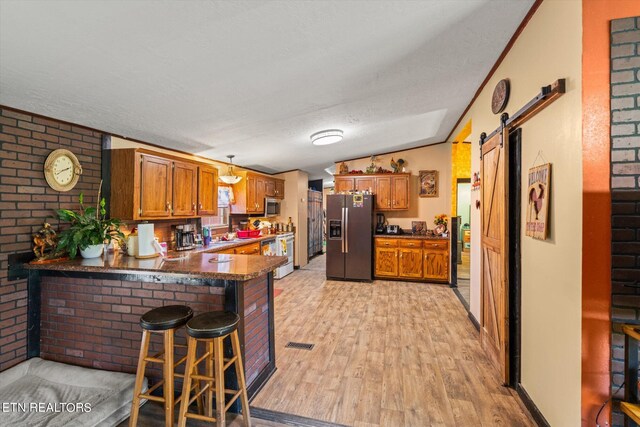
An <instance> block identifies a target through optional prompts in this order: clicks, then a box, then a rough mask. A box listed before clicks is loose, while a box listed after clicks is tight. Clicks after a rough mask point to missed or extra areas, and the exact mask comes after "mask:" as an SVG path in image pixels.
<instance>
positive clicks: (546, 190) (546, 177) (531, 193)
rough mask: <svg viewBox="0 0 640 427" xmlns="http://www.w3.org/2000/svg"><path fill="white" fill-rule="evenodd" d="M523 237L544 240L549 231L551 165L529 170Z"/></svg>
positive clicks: (547, 164)
mask: <svg viewBox="0 0 640 427" xmlns="http://www.w3.org/2000/svg"><path fill="white" fill-rule="evenodd" d="M527 181H528V184H529V185H528V190H527V223H526V228H525V235H527V236H529V237H533V238H534V239H538V240H546V239H547V236H548V234H549V233H548V231H549V201H550V195H551V185H550V183H551V163H546V164H544V165H540V166H536V167H533V168H531V169H529V174H528V178H527Z"/></svg>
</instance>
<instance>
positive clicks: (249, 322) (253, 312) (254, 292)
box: [244, 280, 269, 384]
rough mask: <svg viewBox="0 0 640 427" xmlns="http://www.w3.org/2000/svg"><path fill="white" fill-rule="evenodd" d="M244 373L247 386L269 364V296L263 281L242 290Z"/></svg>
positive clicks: (255, 281)
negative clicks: (243, 300)
mask: <svg viewBox="0 0 640 427" xmlns="http://www.w3.org/2000/svg"><path fill="white" fill-rule="evenodd" d="M244 298H245V304H244V316H245V326H244V328H245V334H246V340H245V349H244V352H245V354H244V356H245V368H244V369H245V372H246V381H247V384H251V383H253V380H255V378H256V377H257V376H258V375H259V374H260V372H261V371H262V370H263V369H264V368H265V367H266V366H267V365H268V364H269V294H268V287H267V286H266V283H265V282H264V280H254V281H251V282H249V283H248V284H247V286H245V289H244Z"/></svg>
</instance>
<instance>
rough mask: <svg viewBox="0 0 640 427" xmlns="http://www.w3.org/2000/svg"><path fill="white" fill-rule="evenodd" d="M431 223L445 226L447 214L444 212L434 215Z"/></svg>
mask: <svg viewBox="0 0 640 427" xmlns="http://www.w3.org/2000/svg"><path fill="white" fill-rule="evenodd" d="M433 223H434V224H435V225H440V224H442V225H444V226H445V227H446V226H447V223H448V220H447V215H446V214H440V215H436V216H435V217H434V220H433Z"/></svg>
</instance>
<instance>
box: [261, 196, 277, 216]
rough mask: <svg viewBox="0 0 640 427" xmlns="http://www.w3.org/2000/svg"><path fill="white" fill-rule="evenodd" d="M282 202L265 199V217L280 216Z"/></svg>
mask: <svg viewBox="0 0 640 427" xmlns="http://www.w3.org/2000/svg"><path fill="white" fill-rule="evenodd" d="M279 215H280V200H278V199H273V198H270V197H267V198H265V199H264V216H279Z"/></svg>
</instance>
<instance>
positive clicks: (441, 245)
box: [422, 240, 449, 251]
mask: <svg viewBox="0 0 640 427" xmlns="http://www.w3.org/2000/svg"><path fill="white" fill-rule="evenodd" d="M422 247H423V248H425V249H431V250H434V251H446V250H448V249H449V242H447V241H443V240H440V241H433V240H425V241H424V242H423V246H422Z"/></svg>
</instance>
